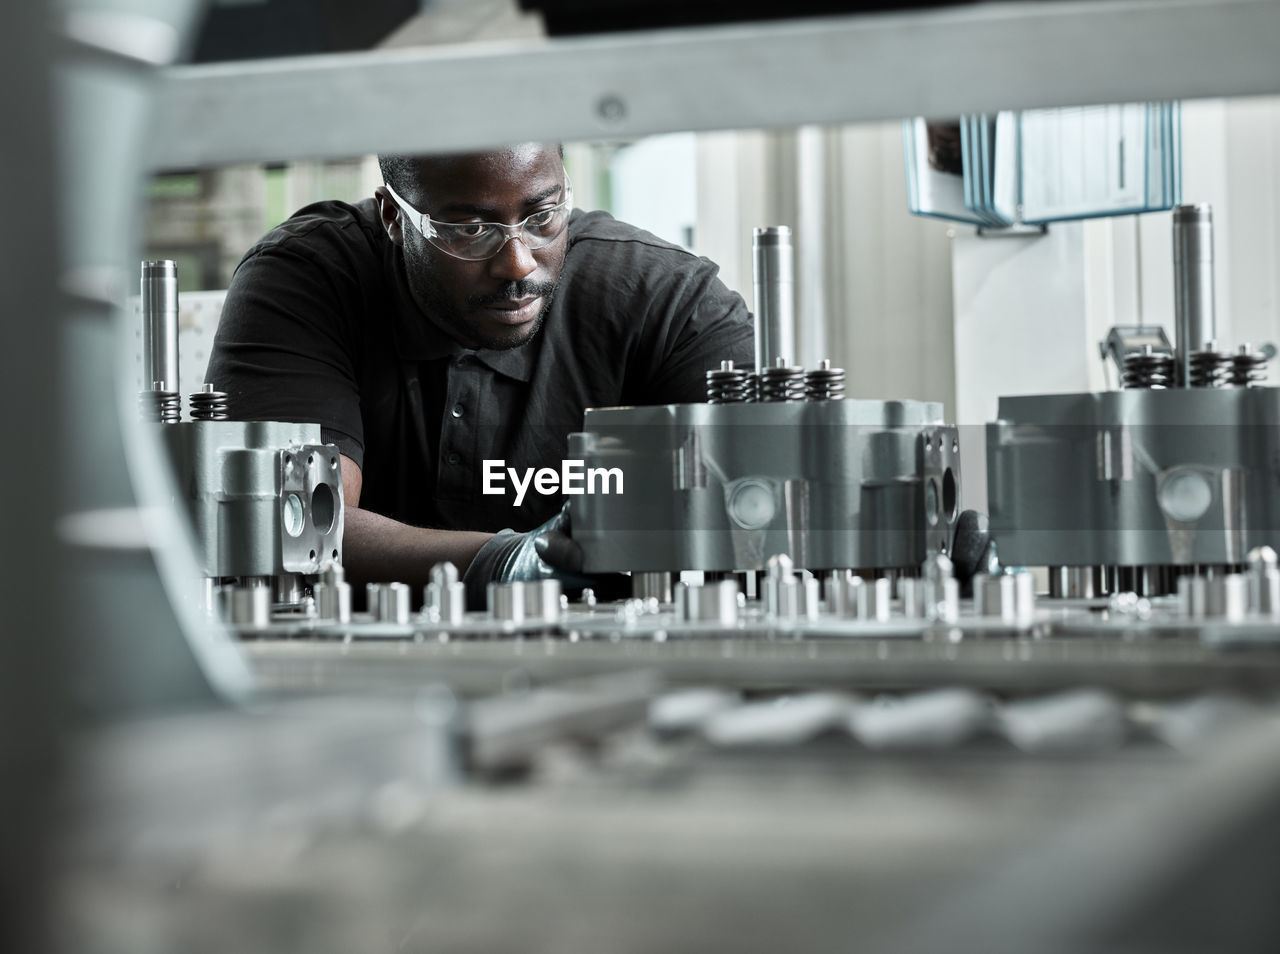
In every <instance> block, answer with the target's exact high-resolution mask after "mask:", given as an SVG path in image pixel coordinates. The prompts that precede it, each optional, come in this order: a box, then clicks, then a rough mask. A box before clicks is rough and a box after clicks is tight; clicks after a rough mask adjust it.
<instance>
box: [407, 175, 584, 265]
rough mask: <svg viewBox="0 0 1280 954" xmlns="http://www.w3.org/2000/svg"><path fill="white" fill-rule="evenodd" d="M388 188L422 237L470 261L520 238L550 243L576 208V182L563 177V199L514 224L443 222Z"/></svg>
mask: <svg viewBox="0 0 1280 954" xmlns="http://www.w3.org/2000/svg"><path fill="white" fill-rule="evenodd" d="M387 192H389V193H390V194H391V198H392V199H394V200H395V203H396V205H398V206H400V210H401V211H402V212H404V214H405V217H406V218H408V220H409V221H410V222H412V223H413V226H414V228H416V229H417V230H418V231H419V232H421V233H422V237H423V238H425V239H426V240H427V241H428V242H430V243H431V244H432V245H434V246H435V247H436V248H438V249H440V251H442V252H445V253H446V254H448V255H452V256H453V257H454V258H461V259H465V260H466V261H468V262H479V261H483V260H484V259H486V258H493V256H495V255H497V254H498V252H500V251H501V250H502V248H503V246H505V245H506V244H507V243H508V242H509V241H511V240H512V239H519V240H520V241H521V242H523V243H524V244H525V247H526V248H528V249H531V250H532V249H537V248H542V247H544V246H546V245H550V244H551V243H552V242H554V241H555V240H556V239H557V238H559V237H560V235H561V233H562V232H564V230H565V227H566V226H567V225H568V224H569V213H570V212H572V211H573V186H572V185H571V184H570V182H569V177H568V176H567V175H566V176H565V177H564V201H563V202H560V203H559V204H557V205H553V206H551V208H549V209H540V210H538V211H537V212H534V213H532V214H530V215H527V216H525V217H524V218H523V219H521V220H520V221H519V222H517V223H515V224H514V225H504V224H503V223H501V222H440V221H438V220H436V219H433V218H431V216H430V215H429V214H427V213H426V212H419V211H418V210H417V209H415V208H414V207H413V206H411V205H410V204H409V203H408V202H406V201H405V200H404V199H402V198H400V196H399V195H397V194H396V190H395V189H393V188H391V186H390V185H388V186H387Z"/></svg>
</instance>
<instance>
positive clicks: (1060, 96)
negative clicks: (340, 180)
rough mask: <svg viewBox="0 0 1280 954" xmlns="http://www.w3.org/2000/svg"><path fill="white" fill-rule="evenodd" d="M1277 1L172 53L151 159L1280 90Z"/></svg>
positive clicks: (311, 152) (1033, 6) (1156, 1)
mask: <svg viewBox="0 0 1280 954" xmlns="http://www.w3.org/2000/svg"><path fill="white" fill-rule="evenodd" d="M1277 37H1280V0H1086V2H1074V3H1071V2H1057V0H1053V2H1049V0H1045V2H1022V3H1005V4H978V5H974V6H965V7H952V8H943V9H930V10H924V11H914V12H909V13H893V14H868V15H853V16H842V17H831V18H819V19H809V20H794V21H784V22H780V23H768V24H744V25H734V26H722V27H708V28H700V29H688V30H663V31H653V32H645V33H632V34H623V35H609V36H595V37H582V38H570V39H556V40H547V41H540V42H532V43H517V44H483V45H482V44H476V45H469V46H460V47H423V48H415V49H397V50H385V51H375V52H372V53H358V54H341V55H324V56H312V57H294V58H289V59H278V60H259V61H249V62H241V63H226V64H213V65H205V66H191V67H175V68H171V69H169V70H166V71H165V72H164V73H162V75H161V81H160V84H159V90H158V102H157V111H156V116H155V121H154V127H153V135H152V136H150V137H149V139H148V145H149V149H148V161H149V163H150V165H151V167H152V168H154V169H163V168H186V167H194V166H201V165H209V164H216V163H224V162H232V161H247V160H284V159H291V158H302V157H313V158H326V157H342V156H356V155H364V154H368V153H371V152H378V151H399V152H430V151H447V150H461V149H471V148H481V147H486V146H493V145H498V144H501V143H506V142H519V141H524V140H548V141H555V140H561V141H572V140H590V139H600V138H623V137H631V136H638V135H643V134H649V133H656V132H667V131H676V130H708V129H735V128H757V127H778V126H791V125H796V124H801V123H842V122H859V121H867V120H879V119H891V118H899V117H903V116H910V115H926V116H948V115H954V114H957V113H960V112H977V111H991V110H996V109H1021V108H1030V107H1036V106H1059V105H1084V104H1091V103H1109V102H1134V101H1144V100H1156V99H1180V98H1188V99H1189V98H1196V97H1206V96H1236V95H1252V94H1265V93H1276V92H1280V56H1277V55H1276V39H1277Z"/></svg>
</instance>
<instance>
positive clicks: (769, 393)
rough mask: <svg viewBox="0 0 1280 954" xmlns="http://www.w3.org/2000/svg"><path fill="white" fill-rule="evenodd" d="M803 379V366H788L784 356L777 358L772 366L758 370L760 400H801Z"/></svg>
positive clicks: (803, 387) (802, 396)
mask: <svg viewBox="0 0 1280 954" xmlns="http://www.w3.org/2000/svg"><path fill="white" fill-rule="evenodd" d="M804 379H805V375H804V368H792V367H788V366H787V360H786V358H779V359H778V363H777V364H775V365H774V366H773V367H772V368H764V369H762V370H761V371H760V400H761V401H763V402H765V403H781V402H784V401H803V400H804V394H805V380H804Z"/></svg>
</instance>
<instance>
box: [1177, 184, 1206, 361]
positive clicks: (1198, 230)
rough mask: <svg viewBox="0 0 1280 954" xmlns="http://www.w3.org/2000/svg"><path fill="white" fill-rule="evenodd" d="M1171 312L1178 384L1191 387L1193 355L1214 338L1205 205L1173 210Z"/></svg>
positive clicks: (1181, 207) (1179, 207)
mask: <svg viewBox="0 0 1280 954" xmlns="http://www.w3.org/2000/svg"><path fill="white" fill-rule="evenodd" d="M1173 309H1174V328H1175V330H1176V334H1177V349H1178V366H1179V367H1178V371H1179V383H1180V384H1181V385H1182V387H1190V386H1192V385H1193V383H1194V382H1193V379H1192V371H1193V362H1192V354H1193V352H1197V351H1203V349H1204V347H1205V344H1206V343H1207V342H1210V341H1212V340H1213V339H1214V338H1216V337H1217V320H1216V317H1215V312H1214V299H1213V209H1212V207H1211V206H1209V205H1208V203H1204V202H1202V203H1199V204H1197V205H1180V206H1177V207H1176V208H1175V209H1174V210H1173Z"/></svg>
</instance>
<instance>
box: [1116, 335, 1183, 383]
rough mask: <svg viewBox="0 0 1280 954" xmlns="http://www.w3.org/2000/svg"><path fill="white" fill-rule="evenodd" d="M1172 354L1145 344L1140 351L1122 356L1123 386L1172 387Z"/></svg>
mask: <svg viewBox="0 0 1280 954" xmlns="http://www.w3.org/2000/svg"><path fill="white" fill-rule="evenodd" d="M1173 373H1174V367H1173V355H1171V354H1167V353H1164V352H1159V351H1154V350H1153V349H1152V347H1151V345H1146V346H1144V347H1143V349H1142V350H1141V351H1135V352H1133V353H1132V354H1127V355H1125V356H1124V376H1123V383H1122V386H1123V387H1125V388H1171V387H1173V383H1174V382H1173Z"/></svg>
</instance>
